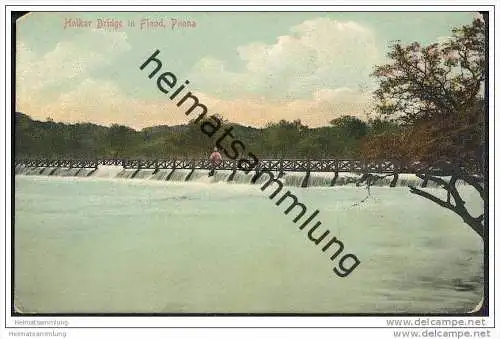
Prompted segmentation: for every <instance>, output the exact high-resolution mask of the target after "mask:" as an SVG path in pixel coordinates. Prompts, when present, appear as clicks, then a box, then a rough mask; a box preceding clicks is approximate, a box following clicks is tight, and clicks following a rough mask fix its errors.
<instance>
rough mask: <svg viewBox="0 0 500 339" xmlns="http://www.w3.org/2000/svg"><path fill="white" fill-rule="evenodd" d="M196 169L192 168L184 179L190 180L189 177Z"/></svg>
mask: <svg viewBox="0 0 500 339" xmlns="http://www.w3.org/2000/svg"><path fill="white" fill-rule="evenodd" d="M194 170H195V168H194V167H193V168H191V171H190V172H189V173H188V175H187V176H186V179H184V181H189V179H191V176H192V175H193V173H194Z"/></svg>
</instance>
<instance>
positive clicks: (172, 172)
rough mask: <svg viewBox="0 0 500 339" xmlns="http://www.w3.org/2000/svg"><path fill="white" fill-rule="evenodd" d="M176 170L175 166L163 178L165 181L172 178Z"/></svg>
mask: <svg viewBox="0 0 500 339" xmlns="http://www.w3.org/2000/svg"><path fill="white" fill-rule="evenodd" d="M175 170H176V168H175V166H174V167H173V168H172V170H171V171H170V173H168V175H167V177H166V178H165V180H166V181H168V180H170V178H171V177H172V174H174V172H175Z"/></svg>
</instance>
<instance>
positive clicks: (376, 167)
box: [15, 158, 453, 175]
mask: <svg viewBox="0 0 500 339" xmlns="http://www.w3.org/2000/svg"><path fill="white" fill-rule="evenodd" d="M15 166H25V167H62V168H94V169H96V168H98V167H99V166H121V167H123V168H125V169H155V170H159V169H209V168H211V162H210V161H209V160H208V159H184V158H183V159H114V158H113V159H108V158H104V159H16V160H15ZM256 167H257V168H258V169H267V170H271V171H283V172H337V173H338V172H354V173H423V172H427V173H434V174H436V175H438V174H439V175H446V174H447V173H448V172H450V171H452V170H453V168H452V167H450V166H448V167H447V166H446V164H444V165H443V164H441V165H440V166H437V165H429V164H424V163H421V162H413V163H405V164H402V163H399V162H397V161H391V160H388V161H368V160H358V159H314V160H313V159H261V160H260V161H259V163H258V164H257V166H256ZM217 168H218V169H223V170H236V169H238V161H236V160H230V159H225V160H223V161H222V162H221V163H220V164H219V165H218V166H217Z"/></svg>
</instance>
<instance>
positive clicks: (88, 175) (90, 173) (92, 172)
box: [87, 168, 97, 177]
mask: <svg viewBox="0 0 500 339" xmlns="http://www.w3.org/2000/svg"><path fill="white" fill-rule="evenodd" d="M95 171H97V168H94V169H93V170H92V171H90V172H89V173H88V174H87V177H90V176H91V175H92V174H94V172H95Z"/></svg>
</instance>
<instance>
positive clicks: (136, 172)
mask: <svg viewBox="0 0 500 339" xmlns="http://www.w3.org/2000/svg"><path fill="white" fill-rule="evenodd" d="M140 170H141V164H139V167H138V168H137V169H136V170H135V172H134V173H132V175H131V176H130V179H134V178H135V176H136V175H137V174H138V173H139V171H140Z"/></svg>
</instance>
